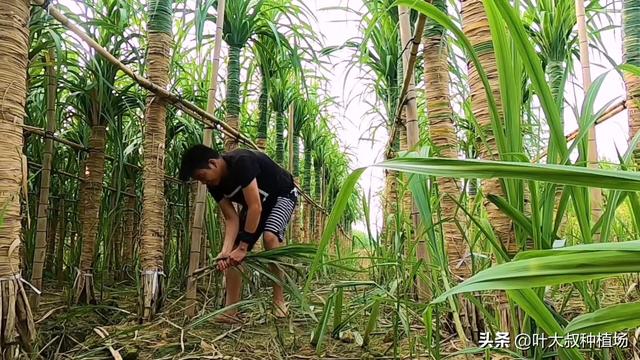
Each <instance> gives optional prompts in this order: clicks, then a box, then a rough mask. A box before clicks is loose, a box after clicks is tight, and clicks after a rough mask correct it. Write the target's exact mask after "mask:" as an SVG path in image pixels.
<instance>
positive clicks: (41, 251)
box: [31, 49, 57, 310]
mask: <svg viewBox="0 0 640 360" xmlns="http://www.w3.org/2000/svg"><path fill="white" fill-rule="evenodd" d="M45 57H46V64H47V65H46V70H45V71H46V74H47V77H46V79H47V129H46V133H45V137H44V152H43V154H42V172H41V175H40V196H39V199H38V211H37V222H36V243H35V249H34V253H33V272H32V274H31V283H32V284H33V286H35V287H36V289H41V288H42V273H43V271H44V263H45V258H46V250H45V249H46V247H47V228H48V226H47V225H48V221H49V192H50V190H51V162H52V156H53V140H51V138H50V137H49V136H48V135H49V134H52V133H53V132H54V131H55V129H56V91H57V90H56V89H57V79H56V76H57V74H56V64H55V61H56V60H55V52H54V51H53V49H49V51H48V53H47V55H46V56H45ZM31 306H33V308H34V309H36V310H37V309H38V308H39V307H40V294H39V293H37V292H34V293H33V294H32V295H31Z"/></svg>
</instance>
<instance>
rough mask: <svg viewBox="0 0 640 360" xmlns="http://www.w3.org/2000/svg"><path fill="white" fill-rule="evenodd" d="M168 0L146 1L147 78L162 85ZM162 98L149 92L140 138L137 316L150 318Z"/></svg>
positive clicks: (158, 245)
mask: <svg viewBox="0 0 640 360" xmlns="http://www.w3.org/2000/svg"><path fill="white" fill-rule="evenodd" d="M172 6H173V2H172V1H171V0H150V1H148V2H147V12H148V16H149V22H148V25H147V36H148V46H149V47H148V52H147V63H148V73H149V80H150V81H151V82H153V83H155V84H157V85H158V86H159V87H161V88H163V89H166V87H167V85H168V83H169V65H170V63H171V48H172V46H173V39H172V37H171V26H172V16H173V9H172ZM166 105H167V104H166V102H165V101H164V100H163V99H162V98H160V97H159V96H155V95H152V94H149V95H148V98H147V110H146V114H145V117H146V119H145V120H146V121H145V123H144V140H143V164H144V166H143V170H142V172H143V194H142V236H141V238H140V240H141V242H140V262H141V266H142V277H141V278H142V296H141V304H140V305H141V309H140V310H141V316H142V318H143V320H151V319H153V317H154V316H155V314H156V312H157V311H159V310H160V308H161V307H162V298H163V286H162V285H163V281H164V273H163V268H164V264H163V262H164V240H165V239H164V227H165V222H164V212H165V211H164V210H165V199H164V172H165V170H164V162H165V148H164V146H165V145H164V144H165V136H166V128H165V119H166V114H167V107H166Z"/></svg>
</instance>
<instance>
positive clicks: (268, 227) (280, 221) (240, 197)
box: [180, 145, 298, 322]
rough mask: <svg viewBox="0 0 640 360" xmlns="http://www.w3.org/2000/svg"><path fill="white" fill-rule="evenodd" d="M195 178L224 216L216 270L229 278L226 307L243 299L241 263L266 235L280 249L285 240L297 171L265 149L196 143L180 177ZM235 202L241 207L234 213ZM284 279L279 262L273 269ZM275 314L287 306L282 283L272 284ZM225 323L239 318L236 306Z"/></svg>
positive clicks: (268, 244) (268, 245)
mask: <svg viewBox="0 0 640 360" xmlns="http://www.w3.org/2000/svg"><path fill="white" fill-rule="evenodd" d="M189 178H193V179H195V180H198V181H199V182H201V183H202V184H204V185H206V186H207V188H208V190H209V193H210V194H211V195H212V196H213V198H214V199H215V200H216V202H218V204H219V205H220V208H221V210H222V214H223V216H224V220H225V225H226V226H225V236H224V242H223V245H222V251H221V252H220V254H219V255H218V257H217V259H221V260H218V264H217V266H218V269H219V270H220V271H224V273H225V278H226V292H227V294H226V306H230V305H233V304H235V303H237V302H238V301H240V297H241V295H242V274H241V272H240V270H239V269H237V268H236V266H237V265H239V264H241V263H242V261H243V260H244V259H245V257H246V256H247V253H248V252H249V251H251V249H252V248H253V246H254V244H255V243H256V242H257V241H258V238H260V235H262V241H263V244H264V248H265V249H267V250H270V249H274V248H277V247H278V246H280V244H281V243H282V241H283V240H284V232H285V229H286V227H287V225H288V223H289V221H290V219H291V215H292V214H293V211H294V208H295V206H296V204H297V202H298V194H297V191H296V188H295V186H294V182H293V176H292V175H291V174H290V173H289V172H287V171H286V170H284V169H283V168H281V167H280V166H279V165H278V164H277V163H275V162H274V161H273V160H271V158H269V157H268V156H267V155H265V154H264V153H261V152H258V151H253V150H245V149H237V150H233V151H230V152H227V153H224V154H222V155H221V154H219V153H218V152H217V151H216V150H214V149H212V148H210V147H207V146H204V145H195V146H193V147H191V148H189V149H188V150H187V151H186V152H185V153H184V154H183V156H182V164H181V167H180V179H181V180H183V181H187V180H189ZM232 203H236V204H239V205H240V206H241V207H242V208H241V211H240V214H238V213H237V212H236V209H235V207H234V206H233V204H232ZM271 270H272V271H273V272H274V275H275V276H276V277H277V278H278V279H281V276H282V274H280V273H279V272H278V271H277V269H276V268H275V267H273V268H272V269H271ZM273 305H274V315H275V316H276V317H285V316H286V315H287V308H286V305H285V302H284V294H283V289H282V286H281V285H279V284H277V283H274V284H273ZM218 320H219V321H223V322H238V321H239V318H238V313H237V310H235V309H234V310H229V311H228V312H227V313H226V314H225V315H224V316H223V317H222V318H220V319H218Z"/></svg>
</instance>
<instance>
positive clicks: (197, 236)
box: [186, 0, 226, 317]
mask: <svg viewBox="0 0 640 360" xmlns="http://www.w3.org/2000/svg"><path fill="white" fill-rule="evenodd" d="M225 6H226V1H225V0H219V1H218V9H217V19H216V35H215V42H214V48H213V56H212V58H211V78H210V80H209V91H208V98H207V112H209V113H211V112H213V111H214V109H215V101H216V90H217V88H218V70H219V68H220V50H221V48H222V34H223V32H222V27H223V24H224V12H225ZM212 137H213V134H212V131H211V129H205V130H204V145H206V146H211V144H212V143H213V139H212ZM197 186H198V187H197V190H196V191H197V192H196V201H195V211H194V216H193V224H192V226H191V251H190V253H189V277H188V278H187V294H186V300H187V301H186V302H187V303H186V315H187V316H188V317H194V316H195V315H196V311H197V307H196V303H197V298H196V295H197V290H198V283H197V279H196V278H195V277H194V276H193V273H194V271H196V270H197V269H198V267H199V265H200V264H199V263H200V255H201V254H200V252H201V242H202V228H203V223H204V211H205V200H206V196H207V188H206V186H205V185H203V184H200V183H198V185H197ZM202 265H204V264H202Z"/></svg>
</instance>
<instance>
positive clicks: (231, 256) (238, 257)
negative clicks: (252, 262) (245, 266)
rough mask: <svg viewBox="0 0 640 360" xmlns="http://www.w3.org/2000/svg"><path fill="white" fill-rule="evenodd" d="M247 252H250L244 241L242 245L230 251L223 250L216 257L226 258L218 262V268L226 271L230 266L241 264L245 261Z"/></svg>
mask: <svg viewBox="0 0 640 360" xmlns="http://www.w3.org/2000/svg"><path fill="white" fill-rule="evenodd" d="M247 252H248V251H247V246H246V244H243V243H241V244H240V246H238V247H237V248H235V249H234V250H233V251H231V252H230V253H223V252H221V253H220V255H218V256H217V257H216V259H222V258H225V259H224V260H219V261H218V264H217V267H218V270H220V271H225V270H227V269H229V268H230V267H233V266H238V265H240V264H241V263H242V262H243V261H244V259H245V258H246V257H247Z"/></svg>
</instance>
